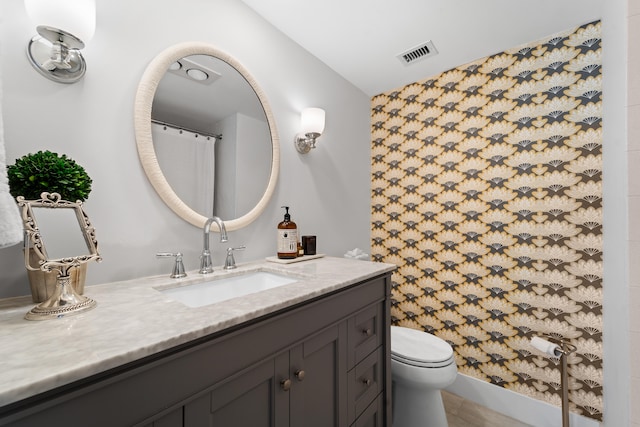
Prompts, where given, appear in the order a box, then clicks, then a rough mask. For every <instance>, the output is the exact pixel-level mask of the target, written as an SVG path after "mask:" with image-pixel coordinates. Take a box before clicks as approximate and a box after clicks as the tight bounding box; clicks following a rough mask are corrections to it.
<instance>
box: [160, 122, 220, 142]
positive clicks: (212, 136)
mask: <svg viewBox="0 0 640 427" xmlns="http://www.w3.org/2000/svg"><path fill="white" fill-rule="evenodd" d="M151 123H155V124H157V125H161V126H166V127H170V128H172V129H176V130H183V131H186V132H191V133H195V134H198V135H202V136H208V137H211V138H215V139H216V140H221V139H222V134H221V133H219V134H217V135H216V134H214V133H207V132H200V131H199V130H195V129H189V128H186V127H184V126H178V125H174V124H173V123H167V122H162V121H160V120H155V119H151Z"/></svg>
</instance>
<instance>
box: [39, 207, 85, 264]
mask: <svg viewBox="0 0 640 427" xmlns="http://www.w3.org/2000/svg"><path fill="white" fill-rule="evenodd" d="M32 214H33V219H34V221H36V223H37V224H38V229H39V230H40V238H41V240H42V248H43V253H44V254H45V255H46V258H47V259H62V258H72V257H75V256H81V255H90V253H91V252H90V247H89V245H88V244H87V241H86V239H85V233H84V231H83V228H82V225H80V227H78V218H77V217H76V213H75V211H74V210H73V209H51V208H46V207H37V208H36V207H34V208H33V210H32Z"/></svg>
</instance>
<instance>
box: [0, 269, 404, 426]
mask: <svg viewBox="0 0 640 427" xmlns="http://www.w3.org/2000/svg"><path fill="white" fill-rule="evenodd" d="M390 282H391V279H390V274H385V275H382V276H379V277H376V278H373V279H370V280H367V281H364V282H361V283H359V284H356V285H353V286H350V287H347V288H343V289H341V290H338V291H336V292H333V293H331V294H328V295H324V296H321V297H318V298H317V299H314V300H312V301H308V302H305V303H302V304H299V305H297V306H294V307H290V308H287V309H284V310H282V311H280V312H277V313H273V314H270V315H267V316H263V317H261V318H259V319H256V320H253V321H250V322H246V323H244V324H242V325H239V326H237V327H234V328H230V329H228V330H225V331H222V332H220V333H216V334H213V335H211V336H208V337H204V338H201V339H198V340H196V341H194V342H191V343H187V344H185V345H182V346H180V347H178V348H173V349H171V350H167V351H164V352H161V353H159V354H156V355H154V356H150V357H148V358H146V359H144V360H141V361H137V362H134V363H131V364H129V365H126V366H122V367H120V368H117V369H113V370H111V371H109V372H107V373H102V374H97V375H94V376H93V377H90V378H87V379H85V380H82V381H78V382H76V383H74V384H70V385H68V386H64V387H61V388H60V389H57V390H53V391H51V392H47V393H43V394H42V395H38V396H34V397H33V398H30V399H27V400H25V401H23V402H18V403H16V404H13V405H11V407H9V408H8V407H5V408H1V409H0V425H12V426H34V425H48V426H58V425H60V426H62V425H64V426H86V425H91V426H95V427H99V426H105V427H107V426H108V427H118V426H144V427H147V426H153V427H205V426H206V427H210V426H211V427H216V426H225V427H234V426H237V427H261V426H265V427H266V426H270V427H271V426H273V427H281V426H283V427H284V426H303V427H314V426H318V427H320V426H322V427H329V426H340V427H350V426H362V427H365V426H366V427H369V426H371V427H373V426H391V371H390V336H389V334H390V331H389V325H390V314H389V296H390Z"/></svg>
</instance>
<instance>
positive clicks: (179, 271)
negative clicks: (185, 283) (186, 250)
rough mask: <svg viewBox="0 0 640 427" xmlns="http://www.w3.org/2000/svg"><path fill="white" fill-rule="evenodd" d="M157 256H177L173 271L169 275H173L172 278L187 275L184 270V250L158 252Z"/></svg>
mask: <svg viewBox="0 0 640 427" xmlns="http://www.w3.org/2000/svg"><path fill="white" fill-rule="evenodd" d="M156 257H158V258H168V257H175V258H176V262H175V264H174V265H173V271H172V272H171V275H170V276H169V277H171V278H172V279H179V278H181V277H186V276H187V273H185V271H184V264H183V263H182V252H176V253H173V252H158V253H157V254H156Z"/></svg>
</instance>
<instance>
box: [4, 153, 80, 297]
mask: <svg viewBox="0 0 640 427" xmlns="http://www.w3.org/2000/svg"><path fill="white" fill-rule="evenodd" d="M7 176H8V179H9V192H10V193H11V195H12V196H13V197H18V196H23V197H24V198H25V199H27V200H37V199H40V198H41V197H40V195H41V194H42V193H43V192H45V191H46V192H48V193H58V194H60V196H61V198H62V199H63V200H69V201H72V202H75V201H78V200H79V201H85V200H86V199H87V198H88V197H89V193H90V192H91V183H92V180H91V178H90V177H89V175H88V174H87V172H86V171H85V169H84V168H83V167H82V166H80V165H79V164H78V163H76V162H75V161H74V160H73V159H71V158H69V157H67V156H66V155H65V154H62V155H58V154H57V153H53V152H51V151H48V150H47V151H38V152H37V153H31V154H27V155H25V156H23V157H21V158H19V159H17V160H16V162H15V164H13V165H8V166H7ZM38 261H39V259H38V257H37V256H36V255H35V254H34V252H33V251H32V250H29V265H31V266H35V265H38ZM27 273H28V276H29V282H30V285H31V297H32V299H33V301H34V302H43V301H46V300H47V299H49V297H50V296H51V295H52V294H53V292H54V290H55V286H56V278H57V275H58V273H57V272H55V271H53V272H45V271H39V270H38V271H31V270H27ZM85 278H86V264H84V263H83V264H81V265H80V267H78V268H74V269H72V270H71V285H72V286H73V287H74V289H75V290H76V292H77V293H78V294H82V293H83V292H84V282H85Z"/></svg>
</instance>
